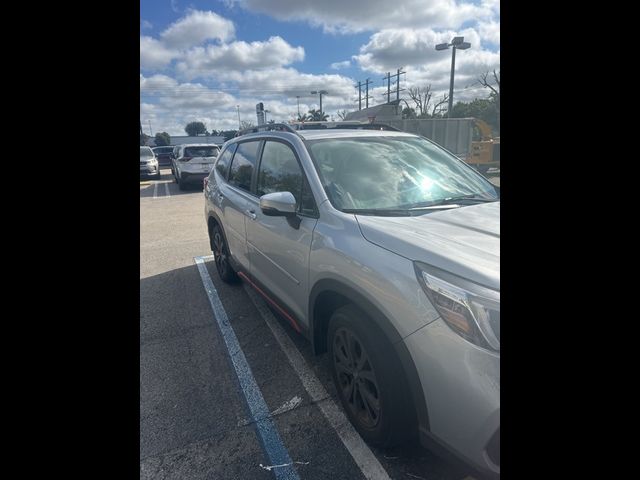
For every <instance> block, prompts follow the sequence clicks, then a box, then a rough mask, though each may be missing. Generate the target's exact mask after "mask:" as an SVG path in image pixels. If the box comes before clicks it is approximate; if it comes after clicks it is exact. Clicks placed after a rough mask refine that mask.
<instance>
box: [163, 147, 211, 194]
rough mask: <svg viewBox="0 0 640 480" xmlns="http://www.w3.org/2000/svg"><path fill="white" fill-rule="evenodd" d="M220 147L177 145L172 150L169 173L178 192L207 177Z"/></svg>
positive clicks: (200, 183) (199, 182) (200, 182)
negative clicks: (173, 178) (178, 188)
mask: <svg viewBox="0 0 640 480" xmlns="http://www.w3.org/2000/svg"><path fill="white" fill-rule="evenodd" d="M219 152H220V147H218V146H217V145H212V144H208V143H202V144H186V145H178V146H176V147H175V148H174V150H173V157H174V158H172V160H171V164H172V165H171V173H172V174H173V176H174V177H175V180H176V183H177V184H178V185H179V186H180V190H184V189H185V188H186V187H187V184H189V183H198V184H199V185H200V186H201V187H202V181H203V180H204V179H205V178H207V177H208V176H209V173H210V172H211V169H212V168H213V164H214V163H215V161H216V158H218V153H219Z"/></svg>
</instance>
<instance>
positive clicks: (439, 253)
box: [356, 201, 500, 290]
mask: <svg viewBox="0 0 640 480" xmlns="http://www.w3.org/2000/svg"><path fill="white" fill-rule="evenodd" d="M356 218H357V220H358V223H359V225H360V230H361V231H362V235H363V236H364V238H365V239H367V240H368V241H369V242H371V243H373V244H375V245H378V246H380V247H382V248H385V249H387V250H390V251H392V252H394V253H397V254H399V255H402V256H403V257H406V258H408V259H410V260H417V261H420V262H424V263H427V264H429V265H433V266H434V267H438V268H441V269H443V270H446V271H448V272H451V273H453V274H455V275H458V276H461V277H464V278H466V279H468V280H471V281H473V282H476V283H479V284H481V285H485V286H487V287H489V288H493V289H495V290H500V202H499V201H498V202H491V203H483V204H478V205H470V206H464V207H460V208H454V209H450V210H438V211H435V212H432V213H426V214H424V215H420V216H418V217H373V216H368V215H356Z"/></svg>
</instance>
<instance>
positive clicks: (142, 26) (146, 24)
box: [140, 20, 153, 30]
mask: <svg viewBox="0 0 640 480" xmlns="http://www.w3.org/2000/svg"><path fill="white" fill-rule="evenodd" d="M150 28H153V24H152V23H151V22H150V21H149V20H141V21H140V30H148V29H150Z"/></svg>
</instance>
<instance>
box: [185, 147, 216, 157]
mask: <svg viewBox="0 0 640 480" xmlns="http://www.w3.org/2000/svg"><path fill="white" fill-rule="evenodd" d="M219 151H220V150H219V149H218V147H216V146H215V145H212V146H211V147H186V148H185V149H184V156H185V157H216V156H217V155H218V152H219Z"/></svg>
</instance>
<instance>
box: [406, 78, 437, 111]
mask: <svg viewBox="0 0 640 480" xmlns="http://www.w3.org/2000/svg"><path fill="white" fill-rule="evenodd" d="M432 96H433V93H432V92H431V84H429V85H427V86H426V87H410V88H409V98H410V99H411V100H413V103H415V105H416V108H415V109H414V110H415V112H416V114H417V116H418V118H427V117H428V116H429V103H431V97H432Z"/></svg>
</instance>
